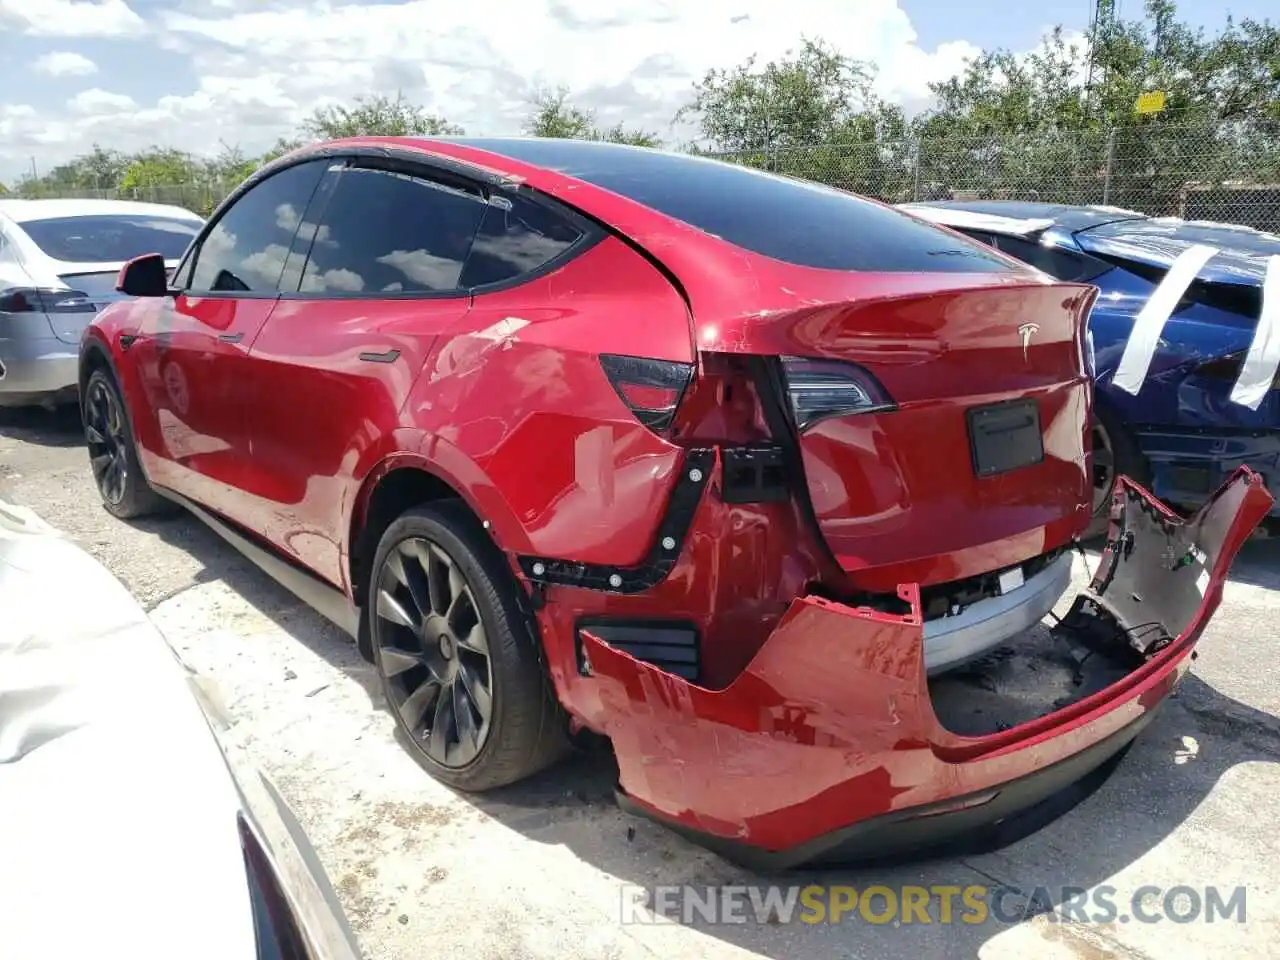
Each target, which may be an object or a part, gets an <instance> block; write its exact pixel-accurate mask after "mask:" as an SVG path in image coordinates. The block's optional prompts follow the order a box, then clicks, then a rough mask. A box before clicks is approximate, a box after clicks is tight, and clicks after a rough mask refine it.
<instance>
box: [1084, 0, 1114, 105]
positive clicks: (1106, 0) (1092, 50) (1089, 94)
mask: <svg viewBox="0 0 1280 960" xmlns="http://www.w3.org/2000/svg"><path fill="white" fill-rule="evenodd" d="M1115 18H1116V6H1115V0H1094V4H1093V21H1092V22H1091V23H1090V24H1089V71H1088V74H1087V77H1086V79H1085V86H1084V90H1085V102H1086V103H1087V104H1088V105H1089V109H1090V110H1092V109H1093V102H1094V93H1095V88H1094V81H1095V79H1097V80H1098V81H1099V82H1101V83H1103V84H1105V83H1106V79H1107V77H1106V70H1105V68H1104V69H1103V73H1102V76H1101V77H1097V76H1096V72H1097V70H1098V42H1099V40H1100V39H1101V38H1102V37H1103V36H1106V35H1108V34H1109V33H1110V29H1109V28H1110V27H1111V25H1112V24H1113V23H1114V22H1115Z"/></svg>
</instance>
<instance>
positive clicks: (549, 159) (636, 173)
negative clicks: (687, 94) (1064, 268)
mask: <svg viewBox="0 0 1280 960" xmlns="http://www.w3.org/2000/svg"><path fill="white" fill-rule="evenodd" d="M457 142H459V143H466V144H468V145H471V146H475V147H479V148H480V149H483V150H490V151H492V152H494V153H497V154H502V155H505V156H508V157H512V158H513V159H516V160H521V161H523V162H526V163H531V164H534V165H536V166H540V167H547V168H549V169H553V170H558V171H560V172H561V173H565V174H567V175H568V176H571V177H576V178H578V179H579V180H585V181H586V182H587V183H591V184H594V185H595V186H598V187H603V188H604V189H606V190H611V191H613V192H614V193H619V194H622V195H623V196H624V197H628V198H630V199H632V200H635V201H636V202H637V203H641V204H644V205H645V206H646V207H651V208H652V209H654V210H657V211H659V212H660V213H664V214H666V215H667V216H669V217H673V218H675V219H677V220H681V221H683V222H685V223H687V224H689V225H691V226H694V227H697V228H698V229H699V230H702V231H704V232H706V233H709V234H712V235H714V236H716V237H719V238H720V239H722V240H725V241H727V242H729V243H732V244H734V245H735V246H738V247H743V248H745V249H747V250H751V251H753V252H755V253H759V254H763V255H764V256H766V257H773V258H774V259H776V260H783V261H785V262H787V263H794V264H797V265H799V266H805V267H820V268H824V269H828V270H869V271H926V272H969V273H974V272H978V273H1005V272H1010V271H1013V270H1016V269H1017V267H1015V266H1012V265H1010V264H1009V263H1007V262H1006V261H1005V260H1003V259H1002V258H1000V257H999V256H996V255H995V254H993V253H992V252H991V251H990V250H989V249H988V248H986V247H983V246H982V245H981V244H978V243H975V242H972V241H969V240H965V239H963V238H959V237H954V236H952V235H950V234H948V233H944V232H942V231H941V230H938V229H936V228H935V227H933V226H932V225H929V224H925V223H921V222H919V221H918V220H914V219H912V218H911V217H908V216H906V215H904V214H902V213H899V212H898V211H896V210H892V209H889V208H887V207H883V206H881V205H879V204H877V203H871V202H870V201H867V200H863V199H860V198H858V197H856V196H854V195H853V194H850V193H845V192H843V191H841V190H835V189H832V188H830V187H824V186H819V185H817V184H812V183H808V182H806V181H801V180H792V179H790V178H788V177H780V176H776V175H774V174H769V173H763V172H761V171H758V170H751V169H749V168H747V167H741V166H737V165H735V164H730V163H721V162H718V161H715V160H708V159H705V158H702V157H695V156H691V155H688V154H677V153H666V152H663V151H659V150H646V149H643V148H639V147H626V146H619V145H616V144H607V143H593V142H589V141H564V140H532V139H531V140H519V139H512V140H485V139H470V138H466V139H462V140H459V141H457Z"/></svg>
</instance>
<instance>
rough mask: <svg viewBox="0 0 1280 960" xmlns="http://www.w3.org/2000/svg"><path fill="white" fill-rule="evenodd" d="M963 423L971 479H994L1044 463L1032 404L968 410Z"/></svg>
mask: <svg viewBox="0 0 1280 960" xmlns="http://www.w3.org/2000/svg"><path fill="white" fill-rule="evenodd" d="M965 419H966V420H967V421H968V427H969V455H970V458H971V459H972V461H973V474H974V476H975V477H978V478H979V479H985V478H986V477H998V476H1000V475H1001V474H1005V473H1011V472H1012V471H1014V470H1021V469H1022V468H1023V467H1030V466H1034V465H1035V464H1037V463H1043V462H1044V430H1043V428H1042V427H1041V425H1040V404H1039V403H1037V402H1036V401H1035V400H1008V401H1005V402H1003V403H992V404H987V405H985V406H981V407H970V408H969V409H968V410H967V411H965Z"/></svg>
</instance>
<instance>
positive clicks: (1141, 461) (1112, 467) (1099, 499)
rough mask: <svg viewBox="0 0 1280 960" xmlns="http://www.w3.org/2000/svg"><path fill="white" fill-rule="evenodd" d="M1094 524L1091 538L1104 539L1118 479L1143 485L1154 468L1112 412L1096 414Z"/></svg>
mask: <svg viewBox="0 0 1280 960" xmlns="http://www.w3.org/2000/svg"><path fill="white" fill-rule="evenodd" d="M1092 437H1093V521H1092V523H1090V525H1089V531H1088V534H1087V535H1088V536H1090V537H1101V536H1105V535H1106V532H1107V526H1108V518H1109V517H1110V514H1111V493H1112V491H1113V490H1114V489H1115V482H1116V477H1118V476H1126V477H1128V478H1129V479H1130V480H1133V481H1134V482H1136V483H1141V484H1143V485H1144V486H1145V485H1146V484H1148V483H1150V481H1151V469H1150V467H1149V465H1148V464H1147V460H1146V458H1145V457H1144V456H1143V455H1142V451H1141V450H1140V449H1139V448H1138V444H1137V441H1135V440H1134V439H1133V434H1131V433H1130V432H1129V431H1128V429H1126V428H1125V427H1124V425H1123V424H1121V423H1120V421H1119V420H1117V419H1116V417H1115V416H1113V415H1112V414H1111V412H1110V411H1108V410H1106V409H1104V408H1102V407H1100V406H1099V407H1095V408H1094V411H1093V431H1092Z"/></svg>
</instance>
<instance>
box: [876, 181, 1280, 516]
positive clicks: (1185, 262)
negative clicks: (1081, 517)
mask: <svg viewBox="0 0 1280 960" xmlns="http://www.w3.org/2000/svg"><path fill="white" fill-rule="evenodd" d="M900 209H902V210H904V211H906V212H908V213H910V214H912V215H914V216H917V217H921V218H923V219H926V220H929V221H931V222H933V223H937V224H941V225H943V226H947V227H950V228H952V229H954V230H958V231H960V232H961V233H964V234H967V235H968V236H970V237H972V238H974V239H976V240H979V241H981V242H983V243H986V244H988V245H990V246H994V247H995V248H997V249H998V250H1001V251H1003V252H1005V253H1007V254H1009V255H1010V256H1013V257H1016V258H1017V259H1019V260H1022V261H1024V262H1026V263H1029V264H1031V265H1033V266H1035V267H1037V268H1039V269H1040V270H1043V271H1044V272H1046V273H1048V274H1051V275H1052V276H1054V277H1056V278H1058V279H1060V280H1075V281H1080V282H1084V283H1091V284H1093V285H1095V286H1097V287H1098V288H1099V289H1100V291H1101V294H1100V296H1099V298H1098V301H1097V304H1096V305H1095V306H1094V309H1093V314H1092V317H1091V319H1090V334H1091V340H1092V347H1093V351H1094V364H1095V382H1096V392H1095V418H1094V420H1095V422H1094V440H1093V447H1094V456H1093V466H1094V488H1095V490H1094V493H1095V500H1094V505H1095V510H1096V512H1098V513H1099V514H1101V513H1102V512H1104V511H1105V505H1106V503H1107V501H1108V498H1109V495H1110V492H1111V487H1112V484H1113V483H1114V482H1115V477H1116V475H1117V474H1125V475H1128V476H1130V477H1132V478H1133V479H1135V480H1137V481H1139V482H1141V483H1143V484H1144V485H1147V486H1149V487H1150V488H1151V489H1152V490H1153V492H1154V493H1155V494H1156V495H1157V496H1159V497H1161V498H1162V499H1164V500H1165V501H1166V502H1169V503H1174V504H1178V505H1180V506H1182V507H1184V508H1190V507H1195V506H1197V505H1198V504H1200V503H1202V502H1203V501H1204V500H1205V499H1206V498H1207V496H1208V495H1209V494H1210V493H1212V492H1213V491H1214V490H1215V489H1217V487H1218V486H1219V484H1221V483H1222V482H1223V481H1224V480H1226V478H1227V477H1228V476H1229V475H1230V474H1231V472H1232V471H1233V470H1235V468H1236V467H1238V466H1239V465H1240V464H1242V463H1246V464H1248V465H1249V466H1250V467H1252V468H1253V469H1254V470H1256V471H1257V472H1258V473H1260V474H1262V475H1263V476H1264V477H1265V478H1266V481H1267V485H1268V487H1269V488H1270V490H1271V492H1272V493H1273V494H1275V495H1277V502H1278V503H1280V376H1278V375H1277V365H1278V364H1280V260H1277V261H1275V262H1274V265H1273V266H1272V265H1271V264H1272V261H1271V259H1270V258H1272V257H1280V236H1277V235H1275V234H1270V233H1262V232H1259V231H1257V230H1254V229H1251V228H1248V227H1239V226H1233V225H1231V224H1220V223H1201V222H1195V221H1187V220H1179V219H1174V218H1153V217H1148V216H1145V215H1143V214H1141V213H1135V212H1133V211H1130V210H1120V209H1116V208H1114V207H1074V206H1065V205H1060V204H1049V203H1028V202H1020V201H1000V200H974V201H963V200H948V201H939V202H931V203H912V204H903V205H902V206H901V207H900ZM1268 269H1270V272H1271V277H1270V280H1268V279H1267V273H1268ZM1264 287H1266V288H1268V290H1269V294H1270V295H1269V296H1268V297H1267V298H1265V299H1266V300H1268V301H1269V302H1267V303H1266V304H1265V305H1264V296H1263V294H1264ZM1277 517H1280V506H1278V507H1276V508H1273V510H1272V515H1271V518H1270V519H1271V521H1272V526H1273V527H1274V525H1275V521H1276V519H1277Z"/></svg>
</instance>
